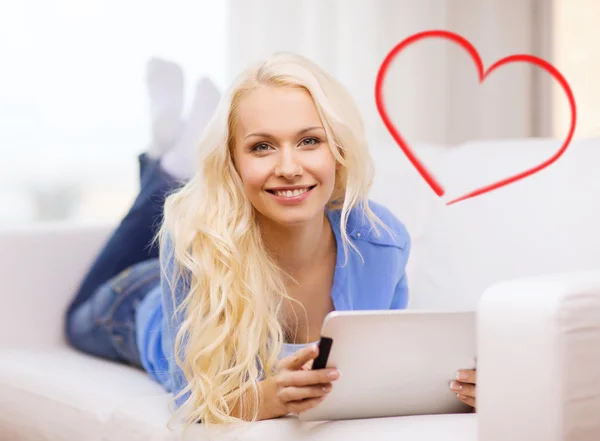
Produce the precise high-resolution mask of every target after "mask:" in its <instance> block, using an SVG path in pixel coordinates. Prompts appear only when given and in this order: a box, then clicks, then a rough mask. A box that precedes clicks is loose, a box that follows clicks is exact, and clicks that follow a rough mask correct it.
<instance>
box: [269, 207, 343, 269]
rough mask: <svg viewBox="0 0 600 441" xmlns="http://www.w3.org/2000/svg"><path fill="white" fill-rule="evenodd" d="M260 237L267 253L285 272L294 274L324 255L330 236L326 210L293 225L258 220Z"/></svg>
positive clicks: (327, 248) (331, 232) (329, 243)
mask: <svg viewBox="0 0 600 441" xmlns="http://www.w3.org/2000/svg"><path fill="white" fill-rule="evenodd" d="M261 228H262V236H263V241H264V243H265V246H266V248H267V250H268V251H269V254H270V255H271V256H272V257H273V258H274V259H275V261H276V262H277V264H278V265H279V266H280V267H281V268H282V269H283V270H284V271H286V272H287V273H288V274H290V275H291V276H294V275H295V274H297V273H299V272H302V271H303V270H304V269H307V268H310V267H311V266H312V265H314V264H315V263H318V262H319V261H320V260H321V258H322V257H324V256H325V255H326V254H327V252H328V250H329V249H330V246H331V241H332V239H333V240H335V239H334V237H333V231H332V230H331V225H330V223H329V218H328V217H327V214H326V213H325V212H323V216H322V217H320V216H319V217H317V218H315V219H314V220H313V221H311V222H307V223H305V224H302V225H297V226H283V225H279V224H275V223H273V222H270V221H268V220H263V221H262V222H261Z"/></svg>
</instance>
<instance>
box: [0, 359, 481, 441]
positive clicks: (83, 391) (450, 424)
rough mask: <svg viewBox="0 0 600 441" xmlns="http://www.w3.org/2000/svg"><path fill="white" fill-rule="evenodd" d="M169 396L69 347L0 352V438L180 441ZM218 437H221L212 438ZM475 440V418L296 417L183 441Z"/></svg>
mask: <svg viewBox="0 0 600 441" xmlns="http://www.w3.org/2000/svg"><path fill="white" fill-rule="evenodd" d="M169 402H170V396H169V394H167V393H165V392H164V391H163V389H162V388H161V387H160V386H159V385H158V384H156V383H154V382H153V381H152V380H151V379H149V378H148V377H147V375H146V374H145V373H144V372H142V371H140V370H137V369H134V368H130V367H128V366H124V365H120V364H117V363H112V362H109V361H105V360H101V359H97V358H95V357H91V356H88V355H86V354H81V353H79V352H76V351H74V350H73V349H71V348H69V347H56V348H50V349H45V350H19V349H9V350H2V351H0V434H2V436H5V435H6V436H7V438H2V439H11V440H20V441H34V440H35V441H45V440H48V441H54V440H56V441H58V440H60V441H70V440H73V441H80V440H83V439H85V440H86V441H95V440H98V441H100V440H102V441H121V440H128V441H134V440H144V441H147V440H152V441H162V440H175V439H178V440H179V439H182V438H181V432H178V431H177V429H176V430H175V431H170V430H169V429H168V428H167V422H168V420H169V418H170V412H169V408H168V406H169ZM215 435H216V437H215ZM234 435H236V436H237V437H238V438H236V439H239V440H240V441H249V440H256V441H269V440H281V439H286V440H298V441H300V440H336V439H339V440H344V441H352V440H365V439H377V440H388V439H389V440H397V439H403V440H410V441H475V440H476V420H475V415H474V414H462V415H435V416H434V415H432V416H417V417H414V416H411V417H398V418H380V419H364V420H352V421H335V422H301V421H299V420H298V419H297V418H295V417H293V416H289V417H286V418H281V419H277V420H270V421H261V422H258V423H255V424H248V425H243V426H242V427H240V428H236V429H228V430H221V431H217V432H216V433H207V430H206V427H204V426H202V425H200V424H198V425H195V426H193V427H192V428H191V430H189V431H188V432H187V433H186V436H185V439H190V440H191V439H193V440H195V441H202V440H204V439H206V440H209V439H211V440H212V439H232V438H233V437H234Z"/></svg>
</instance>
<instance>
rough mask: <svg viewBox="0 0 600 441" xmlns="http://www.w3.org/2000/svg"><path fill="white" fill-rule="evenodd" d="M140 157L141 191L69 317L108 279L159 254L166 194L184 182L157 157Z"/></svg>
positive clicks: (108, 243)
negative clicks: (155, 240)
mask: <svg viewBox="0 0 600 441" xmlns="http://www.w3.org/2000/svg"><path fill="white" fill-rule="evenodd" d="M139 161H140V193H139V195H138V196H137V198H136V200H135V202H134V203H133V206H132V207H131V209H130V210H129V212H128V213H127V214H126V215H125V217H124V218H123V220H122V221H121V223H120V224H119V226H118V227H117V229H116V230H115V231H114V232H113V234H112V236H111V237H110V239H109V240H108V242H107V243H106V244H105V245H104V247H103V248H102V250H101V251H100V254H99V255H98V257H97V258H96V260H95V262H94V264H93V266H92V267H91V268H90V270H89V272H88V273H87V275H86V276H85V278H84V279H83V282H82V283H81V285H80V287H79V290H78V291H77V293H76V295H75V298H74V299H73V300H72V302H71V304H70V305H69V307H68V310H67V317H69V316H70V315H71V314H72V312H73V311H74V310H75V309H77V308H78V307H79V305H81V304H83V303H84V302H85V301H86V300H88V299H89V298H90V297H91V296H92V295H93V294H94V292H95V291H96V290H97V289H98V288H99V287H100V286H101V285H102V284H104V283H105V282H107V281H109V280H110V279H112V278H113V277H115V276H117V275H118V274H120V273H121V272H122V271H124V270H126V269H127V268H129V267H130V266H132V265H134V264H136V263H139V262H143V261H145V260H148V259H155V258H157V257H158V246H157V245H156V244H153V243H152V240H153V238H154V236H155V235H156V233H157V231H158V228H159V227H160V224H161V221H162V212H163V206H164V203H165V198H166V196H167V195H168V194H169V193H171V192H172V191H173V190H175V189H177V188H178V187H179V186H180V185H181V184H182V183H181V182H178V181H177V180H176V179H174V178H172V177H171V176H169V175H167V174H166V173H165V172H164V171H163V170H162V169H161V167H160V164H159V161H158V159H150V158H148V156H147V155H146V154H142V155H140V158H139ZM67 321H68V320H67Z"/></svg>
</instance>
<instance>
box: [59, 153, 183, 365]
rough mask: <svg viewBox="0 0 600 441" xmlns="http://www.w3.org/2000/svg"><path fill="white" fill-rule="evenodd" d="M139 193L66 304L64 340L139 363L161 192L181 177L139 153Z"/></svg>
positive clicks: (156, 273) (155, 265)
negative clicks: (140, 323) (141, 316)
mask: <svg viewBox="0 0 600 441" xmlns="http://www.w3.org/2000/svg"><path fill="white" fill-rule="evenodd" d="M139 163H140V193H139V194H138V196H137V198H136V200H135V202H134V204H133V206H132V207H131V209H130V210H129V212H128V213H127V214H126V216H125V217H124V218H123V220H122V221H121V222H120V224H119V226H118V227H117V228H116V230H115V231H114V232H113V234H112V236H111V237H110V238H109V240H108V242H107V243H106V244H105V245H104V247H103V248H102V250H101V251H100V253H99V254H98V256H97V257H96V260H95V261H94V263H93V265H92V267H91V268H90V270H89V271H88V273H87V274H86V276H85V278H84V279H83V281H82V283H81V285H80V287H79V289H78V291H77V293H76V294H75V297H74V298H73V300H72V302H71V304H70V305H69V307H68V309H67V313H66V320H65V333H66V337H67V340H68V341H69V343H70V344H71V345H72V346H73V347H75V348H76V349H79V350H81V351H83V352H86V353H88V354H92V355H95V356H98V357H102V358H106V359H109V360H114V361H117V362H122V363H126V364H129V365H133V366H138V367H141V363H140V355H139V350H138V348H137V344H136V332H135V329H136V327H135V312H136V308H137V306H138V304H139V303H140V302H141V301H142V300H143V298H144V297H145V296H146V295H147V294H148V293H149V292H150V291H152V290H153V289H155V288H156V287H157V286H159V285H160V267H159V261H158V246H157V245H156V244H153V243H152V240H153V238H154V236H155V235H156V233H157V231H158V229H159V227H160V224H161V222H162V214H163V207H164V202H165V199H166V197H167V196H168V195H169V194H170V193H171V192H172V191H173V190H176V189H177V188H178V187H179V186H180V185H181V184H183V183H182V182H178V181H177V180H176V179H174V178H172V177H171V176H169V175H168V174H167V173H165V172H164V171H163V170H162V168H161V167H160V164H159V162H158V160H156V159H151V158H148V157H147V156H146V155H145V154H142V155H140V157H139Z"/></svg>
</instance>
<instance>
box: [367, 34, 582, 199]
mask: <svg viewBox="0 0 600 441" xmlns="http://www.w3.org/2000/svg"><path fill="white" fill-rule="evenodd" d="M426 38H442V39H445V40H449V41H452V42H454V43H456V44H458V45H459V46H461V47H462V48H463V49H465V50H466V51H467V52H468V53H469V55H471V58H472V59H473V62H474V63H475V66H476V67H477V70H478V72H479V82H480V83H483V81H484V80H485V78H486V77H487V76H488V75H489V74H490V73H492V72H493V71H494V70H496V69H497V68H499V67H500V66H503V65H505V64H509V63H519V62H521V63H529V64H533V65H535V66H537V67H541V68H542V69H544V70H545V71H546V72H548V73H549V74H550V75H552V77H553V78H554V79H555V80H556V81H558V83H559V84H560V85H561V87H562V88H563V90H564V91H565V93H566V95H567V98H568V99H569V105H570V107H571V127H570V128H569V133H568V135H567V137H566V139H565V141H564V142H563V144H562V146H561V148H560V149H559V150H558V151H557V152H556V153H555V154H554V155H553V156H552V157H551V158H550V159H547V160H546V161H544V162H542V163H541V164H539V165H537V166H535V167H533V168H530V169H529V170H525V171H523V172H521V173H518V174H516V175H514V176H510V177H508V178H506V179H502V180H500V181H498V182H495V183H493V184H490V185H486V186H484V187H481V188H478V189H476V190H473V191H471V192H469V193H467V194H465V195H464V196H461V197H459V198H456V199H453V200H452V201H450V202H448V203H446V205H451V204H454V203H456V202H459V201H463V200H465V199H470V198H473V197H475V196H479V195H482V194H484V193H488V192H490V191H492V190H496V189H498V188H500V187H504V186H505V185H508V184H511V183H513V182H516V181H519V180H521V179H523V178H526V177H527V176H530V175H533V174H534V173H537V172H539V171H540V170H542V169H544V168H546V167H548V166H549V165H550V164H552V163H553V162H555V161H556V160H557V159H558V158H560V157H561V155H562V154H563V153H564V152H565V150H566V149H567V147H568V146H569V144H570V143H571V139H572V138H573V133H574V132H575V125H576V121H577V108H576V106H575V98H574V97H573V92H572V91H571V87H570V86H569V83H568V82H567V80H566V79H565V78H564V77H563V76H562V74H561V73H560V72H559V71H558V70H557V69H556V68H555V67H554V66H553V65H551V64H550V63H548V62H547V61H545V60H543V59H541V58H538V57H535V56H533V55H526V54H525V55H524V54H518V55H509V56H507V57H504V58H502V59H500V60H498V61H496V62H495V63H494V64H492V65H491V66H490V67H489V68H488V69H487V70H484V68H483V62H482V61H481V58H480V57H479V53H478V52H477V50H476V49H475V47H474V46H473V45H472V44H471V43H469V41H467V40H466V39H465V38H463V37H461V36H460V35H458V34H455V33H453V32H449V31H443V30H432V31H424V32H420V33H417V34H414V35H411V36H410V37H408V38H406V39H405V40H403V41H401V42H400V43H398V44H397V45H396V46H395V47H394V48H393V49H392V50H391V51H390V52H389V53H388V55H387V56H386V57H385V59H384V60H383V63H382V64H381V67H380V68H379V72H378V74H377V82H376V85H375V102H376V104H377V110H378V111H379V114H380V115H381V118H382V119H383V122H384V124H385V126H386V127H387V129H388V131H389V132H390V134H391V135H392V137H393V138H394V140H395V141H396V143H397V144H398V146H400V148H401V149H402V151H404V154H405V155H406V156H407V157H408V159H409V161H410V162H411V163H412V164H413V166H414V167H415V168H416V169H417V171H418V172H419V173H420V174H421V176H422V177H423V179H425V181H427V183H428V184H429V186H430V187H431V188H432V189H433V191H434V192H435V193H436V194H437V195H438V196H443V195H444V192H445V190H444V187H442V185H441V184H440V183H439V182H438V181H437V180H436V179H435V177H434V176H433V175H432V174H431V172H430V171H429V170H427V168H426V167H425V165H424V164H423V163H422V162H421V161H419V159H418V158H417V157H416V156H415V154H414V153H413V151H412V150H411V148H410V146H409V145H408V143H407V142H406V141H405V140H404V138H402V136H401V135H400V133H399V132H398V130H397V129H396V127H395V126H394V124H392V122H391V120H390V118H389V116H388V114H387V111H386V109H385V103H384V97H383V82H384V79H385V76H386V73H387V71H388V69H389V68H390V65H391V63H392V61H393V60H394V58H395V57H396V56H397V55H398V54H399V53H400V52H401V51H402V50H403V49H405V48H406V47H408V46H410V45H411V44H413V43H416V42H417V41H420V40H424V39H426Z"/></svg>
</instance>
